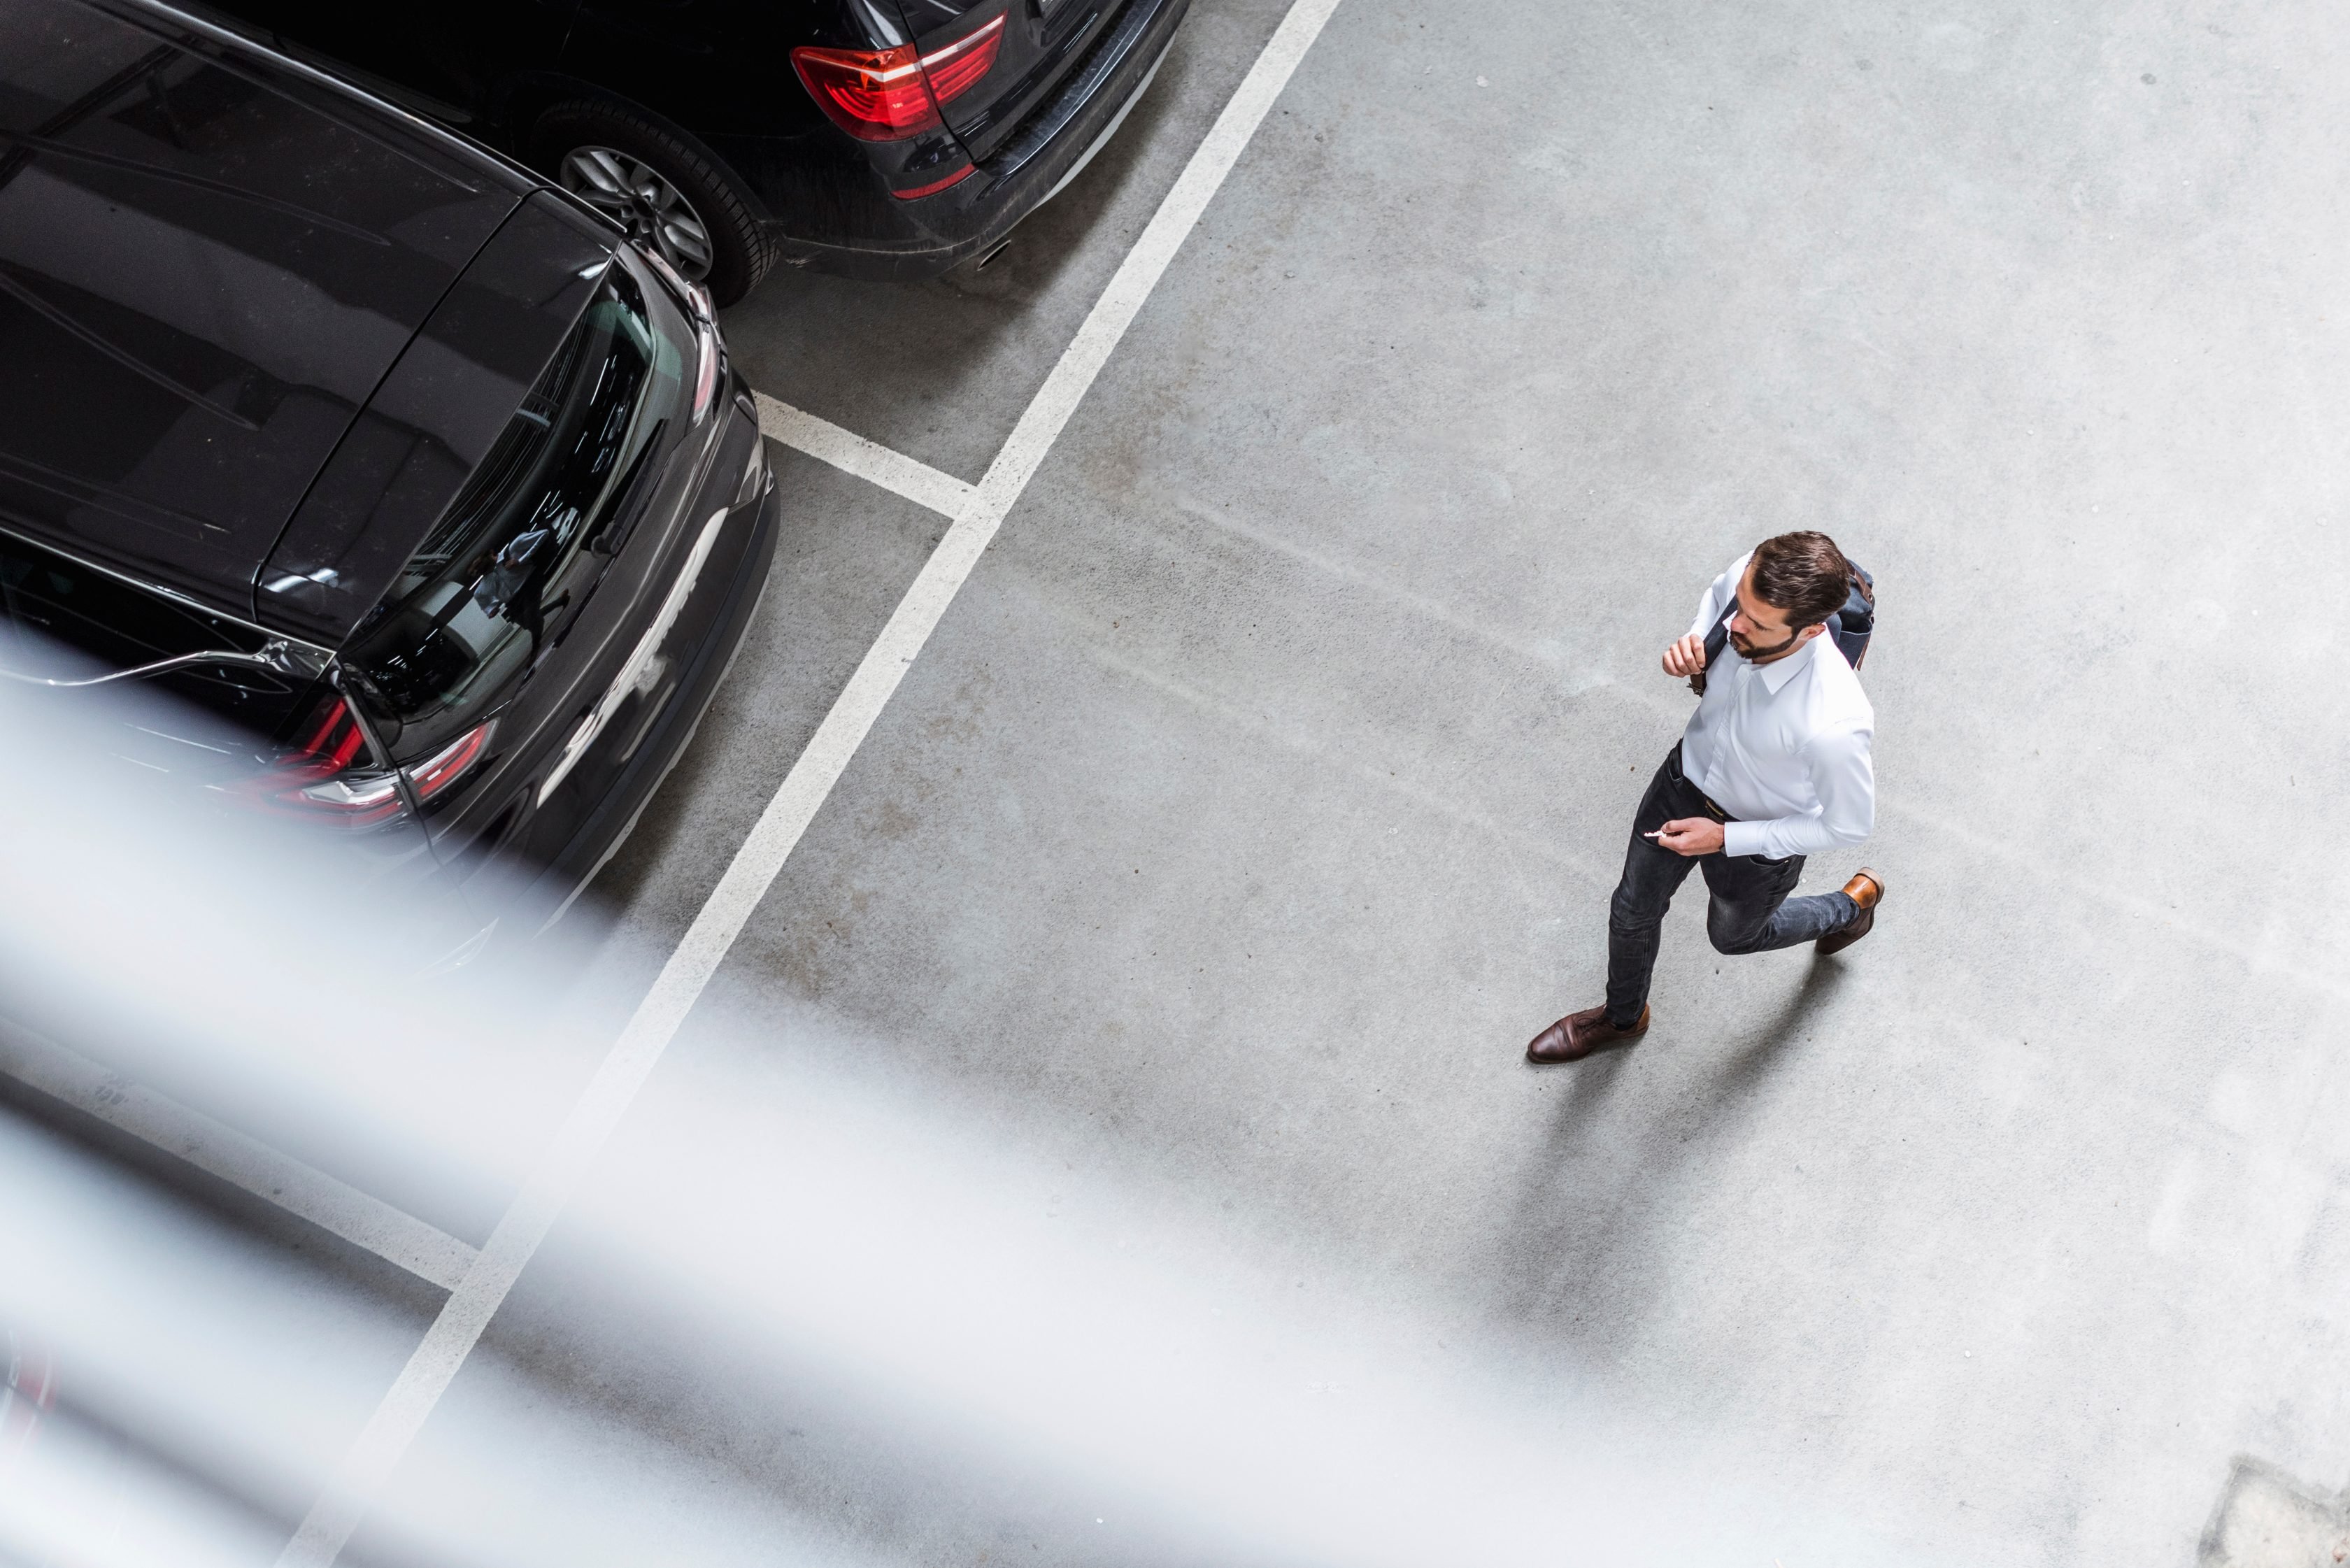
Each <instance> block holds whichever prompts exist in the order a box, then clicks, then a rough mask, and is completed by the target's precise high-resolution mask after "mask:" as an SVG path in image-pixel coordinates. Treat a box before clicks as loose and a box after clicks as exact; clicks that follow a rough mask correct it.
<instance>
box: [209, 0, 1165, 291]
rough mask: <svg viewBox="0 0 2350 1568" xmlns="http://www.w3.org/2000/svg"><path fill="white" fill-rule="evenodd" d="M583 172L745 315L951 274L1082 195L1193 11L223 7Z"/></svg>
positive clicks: (615, 3)
mask: <svg viewBox="0 0 2350 1568" xmlns="http://www.w3.org/2000/svg"><path fill="white" fill-rule="evenodd" d="M212 4H213V5H215V6H216V7H217V8H218V9H219V10H220V11H221V12H224V13H227V14H231V15H233V16H235V17H237V18H239V19H241V20H242V21H243V22H244V24H245V25H248V26H257V27H259V28H261V29H264V30H265V33H266V34H267V35H268V36H272V37H274V40H275V41H276V44H277V45H278V46H279V47H282V48H285V49H286V50H287V51H289V52H291V53H293V54H295V55H296V56H297V57H301V58H304V59H306V60H309V61H312V62H313V63H316V64H318V65H322V66H325V67H328V68H329V69H332V70H335V71H338V72H341V73H344V74H346V75H348V76H351V77H353V78H355V79H357V80H358V81H359V82H360V83H361V84H362V85H363V86H366V87H367V88H370V89H371V90H374V91H376V92H379V93H381V94H383V95H384V96H386V97H389V98H391V99H394V100H395V101H398V102H400V103H402V104H404V105H405V106H407V107H409V108H411V109H417V110H419V111H420V112H421V113H426V114H430V115H433V116H435V117H437V118H439V119H442V120H444V121H446V122H448V123H450V124H452V125H455V126H458V127H461V128H462V129H463V130H465V131H466V133H467V134H469V135H473V136H477V137H480V138H481V139H482V140H484V141H487V142H488V143H490V144H491V145H492V146H494V147H497V148H500V149H501V150H503V151H507V152H510V153H513V154H514V155H515V156H516V157H518V158H520V159H522V160H523V161H525V162H526V163H529V164H530V165H532V166H533V167H535V168H536V169H538V170H540V171H543V172H545V173H546V174H547V175H548V176H549V177H551V178H554V179H557V180H560V181H561V182H562V183H563V184H564V186H565V187H566V188H567V189H568V190H570V191H571V192H574V193H575V194H577V195H578V196H579V197H580V198H582V199H583V200H585V201H587V202H592V203H594V204H595V205H596V206H597V207H598V208H599V209H601V210H603V211H604V212H606V213H608V214H609V215H610V216H611V217H613V218H614V219H616V220H618V221H619V222H620V223H623V224H624V225H626V226H627V227H628V228H629V232H630V233H631V234H634V235H635V236H636V237H637V238H638V239H639V242H640V243H642V244H649V245H654V246H658V247H659V248H660V250H661V252H662V254H664V255H665V256H666V257H667V258H668V260H669V262H670V264H671V265H672V266H674V267H676V268H677V270H678V271H679V272H680V273H681V274H683V275H684V276H685V277H686V278H687V279H688V280H689V281H692V282H707V283H708V285H709V286H710V288H711V291H712V294H713V295H714V296H716V299H717V302H718V303H719V304H721V305H729V304H732V303H733V301H735V300H736V299H738V298H740V297H741V296H743V295H744V294H746V293H748V292H749V290H750V289H751V287H752V286H753V285H754V284H756V283H757V282H758V281H759V279H760V277H761V276H762V275H764V274H765V272H766V271H767V269H768V267H769V266H770V265H774V264H775V263H776V262H782V263H784V264H785V265H791V266H807V265H814V266H816V267H818V268H820V269H822V270H825V271H829V272H845V273H849V274H853V275H861V276H873V277H918V276H924V275H931V274H934V273H938V272H941V271H943V270H945V269H946V268H947V267H949V266H951V265H954V264H955V263H956V262H958V261H961V260H962V259H963V258H964V257H966V256H970V255H972V254H980V253H983V252H985V251H986V250H988V249H989V248H990V247H992V246H993V244H995V243H996V242H997V241H998V240H1000V239H1001V238H1002V237H1003V235H1004V234H1008V233H1009V232H1010V231H1011V228H1012V226H1013V225H1014V223H1018V222H1019V221H1020V220H1021V219H1022V218H1024V217H1025V216H1026V215H1027V214H1028V213H1031V212H1033V211H1035V208H1036V207H1037V206H1039V205H1040V204H1042V203H1043V202H1045V201H1046V200H1047V199H1049V198H1050V197H1051V196H1052V195H1053V194H1054V193H1055V192H1057V191H1058V190H1059V189H1060V188H1061V187H1062V185H1064V184H1065V183H1066V182H1068V181H1069V180H1070V179H1071V178H1072V177H1073V176H1075V174H1076V171H1078V170H1079V169H1080V168H1082V167H1083V166H1084V164H1085V162H1086V161H1087V159H1088V158H1090V157H1091V156H1092V155H1093V152H1094V150H1095V149H1096V148H1097V147H1098V146H1100V144H1101V143H1102V142H1103V141H1104V140H1107V138H1108V136H1109V134H1110V132H1112V131H1113V130H1116V129H1117V128H1118V122H1119V120H1120V119H1123V118H1124V116H1125V114H1126V111H1127V109H1128V108H1130V107H1131V106H1132V104H1133V102H1134V99H1136V97H1138V96H1139V94H1140V93H1141V91H1142V89H1143V88H1145V87H1146V86H1148V85H1149V80H1150V78H1151V75H1152V74H1153V73H1154V72H1155V71H1156V70H1157V69H1158V68H1159V59H1160V57H1162V56H1163V55H1164V54H1165V53H1166V50H1167V46H1168V44H1169V42H1170V40H1171V39H1172V38H1173V36H1174V34H1175V26H1176V24H1177V23H1178V22H1180V20H1181V19H1182V16H1183V12H1184V10H1185V8H1186V6H1187V5H1189V4H1190V0H212Z"/></svg>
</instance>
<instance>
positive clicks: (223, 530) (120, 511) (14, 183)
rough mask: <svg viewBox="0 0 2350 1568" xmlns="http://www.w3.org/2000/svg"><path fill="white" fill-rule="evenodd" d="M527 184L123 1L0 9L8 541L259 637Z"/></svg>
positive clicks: (291, 67) (217, 37)
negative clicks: (263, 578) (268, 595)
mask: <svg viewBox="0 0 2350 1568" xmlns="http://www.w3.org/2000/svg"><path fill="white" fill-rule="evenodd" d="M532 188H533V187H532V182H530V181H529V180H528V179H527V178H526V177H525V176H523V175H522V174H521V173H520V172H519V171H515V170H513V169H511V168H510V167H508V166H506V165H504V164H503V163H501V162H498V161H494V160H492V159H490V158H488V157H487V156H477V155H475V154H474V153H473V151H471V150H470V149H467V148H466V147H464V146H463V144H462V143H460V142H458V141H456V140H454V139H453V138H450V137H448V136H446V135H444V134H442V133H439V132H436V131H433V130H431V129H430V128H427V127H425V126H423V125H421V123H419V122H416V121H414V120H411V119H408V117H406V116H404V115H402V114H400V113H399V112H398V111H396V110H393V109H388V108H386V107H384V106H381V105H379V104H377V103H375V102H374V100H372V99H367V98H365V97H364V96H362V95H360V94H359V93H357V92H355V91H352V90H350V89H347V88H342V87H341V86H339V85H338V84H335V83H333V82H331V81H330V80H328V78H323V77H321V76H319V75H317V73H315V72H312V71H309V70H307V68H306V67H300V66H297V65H296V64H294V63H293V62H290V61H286V60H284V59H282V58H279V57H276V56H274V55H271V54H269V53H268V52H267V51H265V50H262V49H260V48H258V47H253V46H251V45H248V44H246V43H244V42H243V41H242V40H239V39H236V38H234V37H233V36H230V35H227V34H225V33H222V32H219V31H217V30H215V29H213V28H211V27H209V26H203V25H202V24H199V23H197V22H195V21H193V20H192V19H191V18H189V17H186V16H182V15H180V14H178V13H175V12H172V11H169V10H166V9H163V8H161V7H160V6H149V5H139V4H134V3H131V0H11V3H10V4H8V5H5V6H0V526H5V527H8V528H10V529H12V530H15V531H16V532H18V533H21V534H24V535H27V536H29V537H32V538H35V539H37V540H40V541H41V542H43V543H46V544H48V545H52V546H54V547H56V548H57V549H59V550H61V551H64V552H66V553H67V554H69V555H73V556H79V557H82V558H84V559H88V560H89V561H92V562H93V563H95V564H98V565H100V566H107V567H109V568H112V569H114V570H117V571H120V572H123V573H125V574H127V575H130V576H134V577H137V578H140V579H141V580H145V581H148V582H151V583H153V584H155V585H157V586H159V587H164V588H167V589H169V590H171V591H173V592H176V593H179V594H182V595H185V596H186V597H190V598H192V599H195V600H197V601H198V602H200V603H203V604H206V605H208V606H212V607H216V608H218V609H220V610H222V611H224V613H228V614H232V615H235V616H237V617H239V618H251V617H254V616H255V579H256V577H257V576H258V575H259V573H260V571H261V569H262V566H263V565H264V563H265V561H267V559H268V558H269V556H270V554H271V551H272V550H273V548H275V546H276V544H277V541H278V539H279V536H280V535H281V534H282V533H283V532H284V530H285V528H286V523H287V521H288V519H289V518H291V517H292V516H293V515H294V514H295V512H296V509H297V508H298V507H299V506H300V504H301V503H302V501H303V498H304V496H305V495H306V494H307V493H308V491H309V490H310V488H311V485H312V483H313V482H314V481H315V480H316V478H317V475H318V473H319V472H320V470H321V469H322V468H323V467H324V466H325V464H326V463H327V462H328V457H329V456H330V454H332V453H333V452H334V451H335V449H336V446H337V444H338V442H339V441H341V440H342V439H343V437H344V434H345V432H346V431H348V429H349V428H350V426H351V424H352V422H353V420H354V419H355V418H356V417H357V415H358V414H359V410H361V409H362V408H364V407H365V406H366V405H367V403H368V401H369V399H370V397H371V396H373V394H374V393H375V390H376V389H377V387H378V385H379V383H380V381H381V380H382V379H383V378H384V376H385V374H386V372H387V371H388V370H389V369H390V368H391V366H392V364H393V362H394V361H395V360H396V359H397V358H399V357H400V354H401V352H402V351H403V350H404V349H405V348H407V347H408V345H409V343H410V341H411V338H413V337H415V336H416V334H417V331H418V329H419V327H421V325H422V324H423V323H424V321H425V320H426V319H427V317H430V316H431V315H432V312H433V311H434V309H435V308H436V307H437V306H439V305H440V304H441V302H442V298H443V296H446V295H447V294H448V292H449V290H450V287H451V286H452V284H453V283H454V282H455V281H456V279H457V278H458V277H459V275H461V274H462V273H463V271H464V270H465V268H466V266H467V265H468V264H469V263H470V262H471V261H472V260H473V257H474V255H475V254H477V253H478V252H479V251H480V250H481V249H482V247H483V245H484V243H485V242H487V241H488V240H489V239H490V237H491V236H492V235H493V234H494V233H496V231H497V230H498V228H499V227H500V225H501V224H502V223H504V222H505V221H506V219H507V218H508V217H509V215H511V214H512V213H514V211H515V208H516V207H517V205H518V204H519V203H520V202H521V201H522V200H523V198H524V196H525V194H526V193H527V192H529V191H530V190H531V189H532Z"/></svg>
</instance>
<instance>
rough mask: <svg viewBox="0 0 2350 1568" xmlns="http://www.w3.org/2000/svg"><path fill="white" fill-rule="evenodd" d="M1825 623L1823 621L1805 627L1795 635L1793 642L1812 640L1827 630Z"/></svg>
mask: <svg viewBox="0 0 2350 1568" xmlns="http://www.w3.org/2000/svg"><path fill="white" fill-rule="evenodd" d="M1827 628H1828V623H1827V622H1825V621H1824V620H1818V621H1814V622H1813V623H1812V624H1811V625H1809V626H1807V627H1805V628H1804V629H1803V630H1801V631H1799V632H1797V633H1796V634H1795V640H1796V641H1797V642H1809V641H1811V640H1812V639H1814V638H1815V637H1817V636H1819V635H1820V633H1822V632H1824V631H1825V630H1827Z"/></svg>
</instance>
